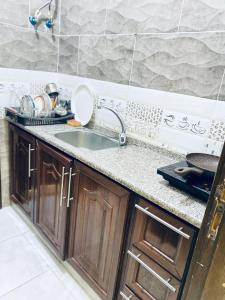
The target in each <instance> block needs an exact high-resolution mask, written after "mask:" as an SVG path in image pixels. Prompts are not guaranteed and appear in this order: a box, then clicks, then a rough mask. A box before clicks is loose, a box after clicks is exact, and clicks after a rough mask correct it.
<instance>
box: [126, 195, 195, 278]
mask: <svg viewBox="0 0 225 300" xmlns="http://www.w3.org/2000/svg"><path fill="white" fill-rule="evenodd" d="M135 208H136V212H135V223H134V229H133V233H132V237H131V244H132V245H134V246H135V247H136V248H138V249H139V250H141V251H142V252H143V253H145V254H146V255H147V256H149V257H151V258H153V259H154V260H155V261H156V262H157V263H158V264H160V265H161V266H162V267H163V268H165V269H166V270H168V271H169V272H170V273H171V274H173V275H174V276H175V277H177V278H178V279H182V277H183V273H184V269H185V265H186V262H187V259H188V255H189V251H190V247H191V245H192V241H193V236H194V233H195V231H194V229H192V227H190V226H188V225H186V224H185V223H183V222H182V221H180V220H179V219H177V218H176V217H174V216H171V215H170V214H168V213H166V212H165V211H163V210H161V209H159V208H157V207H155V206H153V205H151V204H150V203H149V202H147V201H145V200H142V199H140V200H139V201H138V203H137V204H136V205H135Z"/></svg>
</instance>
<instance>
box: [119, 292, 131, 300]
mask: <svg viewBox="0 0 225 300" xmlns="http://www.w3.org/2000/svg"><path fill="white" fill-rule="evenodd" d="M120 295H121V296H122V298H123V299H124V300H130V299H131V298H132V297H133V296H132V295H130V296H129V297H127V296H126V295H125V294H124V293H123V292H122V291H120Z"/></svg>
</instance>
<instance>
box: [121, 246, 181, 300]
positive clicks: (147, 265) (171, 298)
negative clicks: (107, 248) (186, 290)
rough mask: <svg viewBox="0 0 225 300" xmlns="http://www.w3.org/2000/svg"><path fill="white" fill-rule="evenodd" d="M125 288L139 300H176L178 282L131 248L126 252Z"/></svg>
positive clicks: (152, 261)
mask: <svg viewBox="0 0 225 300" xmlns="http://www.w3.org/2000/svg"><path fill="white" fill-rule="evenodd" d="M128 256H129V258H128V265H127V274H126V286H128V287H129V288H130V290H132V291H133V292H134V293H135V294H136V295H137V296H138V297H139V298H140V299H141V300H155V299H157V300H176V299H177V296H178V293H179V288H180V282H179V281H178V280H177V279H176V278H175V277H174V276H172V275H171V274H170V273H169V272H168V271H166V270H165V269H163V268H162V267H161V266H159V265H158V264H157V263H156V262H154V260H152V259H150V258H149V257H148V256H146V255H145V254H143V253H142V252H141V251H139V250H137V249H135V248H134V247H132V248H131V249H130V250H129V251H128Z"/></svg>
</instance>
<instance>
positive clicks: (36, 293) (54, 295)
mask: <svg viewBox="0 0 225 300" xmlns="http://www.w3.org/2000/svg"><path fill="white" fill-rule="evenodd" d="M0 299H4V300H31V299H32V300H50V299H54V300H78V299H79V300H83V298H81V297H79V295H77V298H74V297H73V296H72V295H71V293H70V291H68V290H67V289H65V287H64V285H63V284H62V282H61V281H60V280H59V279H58V278H57V277H56V276H55V275H54V274H53V273H52V272H51V271H49V272H47V273H45V274H42V275H41V276H39V277H36V278H34V279H33V280H31V281H29V282H27V283H26V284H24V285H23V286H21V287H19V288H17V289H15V290H13V291H11V292H10V293H9V294H7V295H5V296H4V297H2V298H1V297H0Z"/></svg>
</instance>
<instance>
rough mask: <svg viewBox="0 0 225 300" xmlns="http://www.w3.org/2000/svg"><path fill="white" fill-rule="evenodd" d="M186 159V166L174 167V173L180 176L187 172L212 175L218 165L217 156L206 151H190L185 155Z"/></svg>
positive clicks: (185, 174) (187, 173)
mask: <svg viewBox="0 0 225 300" xmlns="http://www.w3.org/2000/svg"><path fill="white" fill-rule="evenodd" d="M186 161H187V164H188V167H184V168H176V169H175V170H174V171H175V173H176V174H179V175H181V176H182V177H185V176H187V175H189V174H194V175H197V176H202V175H205V176H208V177H214V175H215V173H216V170H217V167H218V163H219V157H218V156H215V155H211V154H206V153H190V154H188V155H187V156H186Z"/></svg>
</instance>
